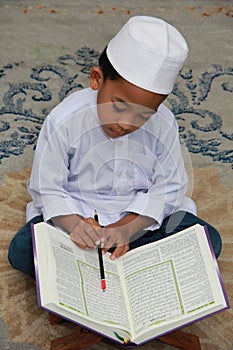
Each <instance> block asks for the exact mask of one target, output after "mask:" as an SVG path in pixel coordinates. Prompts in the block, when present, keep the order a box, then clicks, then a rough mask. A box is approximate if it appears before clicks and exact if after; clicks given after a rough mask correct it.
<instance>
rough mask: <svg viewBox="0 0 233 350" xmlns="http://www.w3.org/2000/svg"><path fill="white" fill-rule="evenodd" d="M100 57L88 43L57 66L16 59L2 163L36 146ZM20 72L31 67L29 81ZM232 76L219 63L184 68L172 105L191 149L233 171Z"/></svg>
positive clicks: (1, 129) (7, 91) (3, 75)
mask: <svg viewBox="0 0 233 350" xmlns="http://www.w3.org/2000/svg"><path fill="white" fill-rule="evenodd" d="M98 56H99V53H98V52H96V51H95V50H93V49H91V48H88V47H83V48H81V49H79V50H77V51H76V52H75V53H74V54H70V55H64V56H61V57H58V58H57V60H56V61H57V63H56V64H44V65H41V66H38V67H33V68H28V67H25V65H24V63H23V62H15V63H10V64H8V65H6V66H4V67H2V68H1V69H0V82H1V96H0V98H1V100H2V106H1V108H0V135H1V141H0V161H1V160H5V159H7V158H10V157H13V156H18V155H23V154H24V153H25V151H26V149H27V148H30V149H33V148H34V146H35V143H36V140H37V137H38V133H39V130H40V128H41V125H42V123H43V121H44V119H45V117H46V115H47V114H48V112H49V111H50V110H51V109H52V107H54V106H55V105H56V104H58V103H59V102H60V101H62V100H63V99H64V98H65V97H66V96H68V94H69V93H71V92H72V91H75V90H77V89H82V88H83V87H84V86H87V85H88V75H89V72H90V69H91V67H92V66H93V65H98ZM19 70H20V71H22V70H24V71H25V72H24V76H27V80H26V81H23V82H22V81H20V77H21V75H19V74H18V71H19ZM77 72H78V73H77ZM232 76H233V68H231V67H222V66H221V65H219V64H216V65H213V66H212V67H210V69H209V70H208V71H205V72H203V73H202V74H201V75H200V76H198V77H195V76H193V72H192V70H191V69H190V70H186V71H185V70H184V71H183V72H182V73H181V74H180V76H179V79H178V82H177V83H176V85H175V87H174V90H173V92H172V94H171V95H170V96H169V98H168V100H167V104H168V106H169V107H170V109H171V110H172V111H173V112H174V113H175V115H176V117H177V120H178V122H179V126H180V136H181V138H182V139H183V140H184V142H185V145H186V147H187V149H188V151H189V152H191V153H195V154H201V155H203V156H205V157H210V158H211V159H212V161H214V162H218V163H227V166H229V167H231V168H232V169H233V151H232V148H233V147H232V144H233V133H232V132H231V131H229V126H230V125H227V123H226V122H225V119H226V118H224V117H227V116H224V115H223V114H222V113H223V111H222V110H221V111H220V110H219V107H218V100H219V99H221V98H222V99H224V101H225V110H226V112H228V110H227V107H229V113H230V97H231V93H232V92H233V86H232ZM213 90H217V92H218V99H217V100H216V99H213V100H212V99H211V94H212V91H213ZM213 95H214V96H215V94H213ZM216 111H217V112H216Z"/></svg>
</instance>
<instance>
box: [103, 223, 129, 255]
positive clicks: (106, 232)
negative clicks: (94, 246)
mask: <svg viewBox="0 0 233 350" xmlns="http://www.w3.org/2000/svg"><path fill="white" fill-rule="evenodd" d="M103 236H104V246H103V252H104V253H105V252H107V251H108V250H109V249H110V248H112V247H116V248H115V249H114V251H113V253H112V254H111V255H110V259H111V260H114V259H115V258H119V256H121V255H124V254H125V253H126V252H128V250H129V235H128V233H127V229H126V228H125V229H124V227H114V225H110V226H105V227H104V228H103Z"/></svg>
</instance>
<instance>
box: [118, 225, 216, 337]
mask: <svg viewBox="0 0 233 350" xmlns="http://www.w3.org/2000/svg"><path fill="white" fill-rule="evenodd" d="M201 234H203V232H201ZM205 244H206V243H205ZM202 249H203V248H202ZM205 249H206V247H205ZM208 249H209V248H208ZM208 254H210V253H208V252H207V256H208ZM122 264H123V271H124V275H125V284H126V293H127V294H128V300H129V308H130V313H131V314H132V319H133V327H134V334H136V333H138V332H141V331H143V329H145V330H146V329H148V327H154V326H155V325H159V324H161V323H163V322H168V321H170V320H175V319H178V318H179V319H180V318H181V317H185V315H189V314H191V313H194V312H198V311H199V310H200V309H203V308H208V307H210V306H211V305H212V304H214V303H215V298H214V295H213V292H212V286H211V284H210V281H209V277H208V273H207V269H206V266H205V262H204V258H203V256H202V253H201V247H200V245H199V241H198V239H197V233H196V232H195V229H194V228H190V229H188V230H186V232H185V233H184V231H183V232H182V233H178V234H175V235H174V236H170V237H169V238H166V239H164V240H161V241H157V242H155V243H152V244H149V245H145V246H143V247H140V248H137V249H135V250H133V251H131V252H129V253H127V254H126V255H125V256H123V257H122Z"/></svg>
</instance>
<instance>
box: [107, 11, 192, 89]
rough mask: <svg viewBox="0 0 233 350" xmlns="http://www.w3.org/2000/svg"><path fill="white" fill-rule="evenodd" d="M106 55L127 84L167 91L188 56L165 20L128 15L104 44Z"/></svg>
mask: <svg viewBox="0 0 233 350" xmlns="http://www.w3.org/2000/svg"><path fill="white" fill-rule="evenodd" d="M107 56H108V59H109V61H110V62H111V64H112V66H113V67H114V68H115V70H116V71H117V73H118V74H119V75H120V76H122V77H123V78H124V79H125V80H127V81H129V82H130V83H132V84H134V85H136V86H138V87H140V88H143V89H145V90H148V91H152V92H155V93H160V94H165V95H166V94H169V93H170V92H171V91H172V89H173V86H174V83H175V80H176V78H177V75H178V74H179V71H180V70H181V68H182V66H183V64H184V61H185V59H186V58H187V56H188V45H187V43H186V41H185V39H184V37H183V36H182V35H181V34H180V32H179V31H178V30H177V29H176V28H174V27H173V26H171V25H170V24H168V23H166V22H165V21H163V20H161V19H158V18H154V17H149V16H135V17H132V18H130V19H129V20H128V21H127V22H126V23H125V25H124V26H123V27H122V28H121V30H120V31H119V32H118V33H117V34H116V35H115V36H114V37H113V39H112V40H111V41H110V42H109V44H108V46H107Z"/></svg>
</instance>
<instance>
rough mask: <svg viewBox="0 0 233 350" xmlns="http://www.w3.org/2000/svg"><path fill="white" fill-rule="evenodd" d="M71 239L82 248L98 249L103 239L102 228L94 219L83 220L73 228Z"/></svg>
mask: <svg viewBox="0 0 233 350" xmlns="http://www.w3.org/2000/svg"><path fill="white" fill-rule="evenodd" d="M70 238H71V239H72V241H73V242H75V243H76V244H77V245H78V246H79V247H80V248H83V249H86V248H96V247H97V245H98V244H99V243H100V241H101V238H102V228H101V226H100V225H99V224H98V223H97V222H96V221H95V220H94V219H93V218H91V217H90V218H86V219H85V218H82V219H81V220H79V221H78V222H77V223H76V225H75V226H74V227H73V228H72V231H71V233H70Z"/></svg>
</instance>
